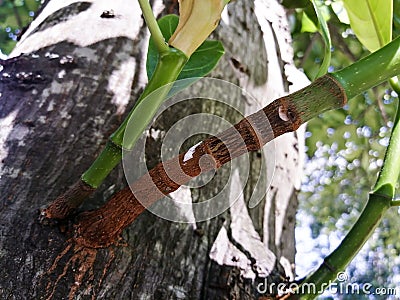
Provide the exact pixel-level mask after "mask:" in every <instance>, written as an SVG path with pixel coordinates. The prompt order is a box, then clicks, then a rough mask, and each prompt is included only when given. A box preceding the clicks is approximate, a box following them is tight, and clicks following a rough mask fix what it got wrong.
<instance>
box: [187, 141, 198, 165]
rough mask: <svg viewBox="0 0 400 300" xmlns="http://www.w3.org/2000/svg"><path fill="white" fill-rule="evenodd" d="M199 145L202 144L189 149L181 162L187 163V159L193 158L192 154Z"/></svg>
mask: <svg viewBox="0 0 400 300" xmlns="http://www.w3.org/2000/svg"><path fill="white" fill-rule="evenodd" d="M201 143H202V142H200V143H197V144H196V145H194V146H192V147H190V149H189V150H188V151H187V152H186V153H185V156H184V157H183V162H187V161H188V160H189V159H192V158H193V154H194V152H195V151H196V148H197V147H198V146H199V145H200V144H201Z"/></svg>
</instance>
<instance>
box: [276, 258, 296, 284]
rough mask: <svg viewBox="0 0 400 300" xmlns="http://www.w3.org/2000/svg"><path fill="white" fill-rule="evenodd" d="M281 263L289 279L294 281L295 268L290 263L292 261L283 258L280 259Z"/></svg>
mask: <svg viewBox="0 0 400 300" xmlns="http://www.w3.org/2000/svg"><path fill="white" fill-rule="evenodd" d="M279 263H280V264H281V266H282V267H283V269H285V274H286V276H288V277H289V280H290V281H292V280H294V274H293V270H294V266H293V265H292V264H291V263H290V261H289V260H288V259H287V258H286V257H284V256H281V258H280V259H279Z"/></svg>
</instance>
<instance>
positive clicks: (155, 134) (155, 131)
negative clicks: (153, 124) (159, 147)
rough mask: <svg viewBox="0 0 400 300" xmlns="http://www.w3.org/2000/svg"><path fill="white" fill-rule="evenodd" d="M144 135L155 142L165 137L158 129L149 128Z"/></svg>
mask: <svg viewBox="0 0 400 300" xmlns="http://www.w3.org/2000/svg"><path fill="white" fill-rule="evenodd" d="M146 135H147V136H151V137H152V138H153V139H155V140H158V139H160V138H162V137H163V136H164V135H165V132H164V131H162V130H160V129H154V128H150V129H149V130H146Z"/></svg>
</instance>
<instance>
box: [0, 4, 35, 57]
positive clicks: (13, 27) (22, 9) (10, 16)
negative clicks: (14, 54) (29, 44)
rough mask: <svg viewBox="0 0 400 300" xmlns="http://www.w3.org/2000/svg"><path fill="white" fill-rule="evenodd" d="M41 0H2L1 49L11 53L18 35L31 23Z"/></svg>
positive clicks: (0, 21)
mask: <svg viewBox="0 0 400 300" xmlns="http://www.w3.org/2000/svg"><path fill="white" fill-rule="evenodd" d="M39 5H40V0H0V50H1V51H2V52H3V53H4V54H9V53H10V52H11V50H12V49H13V48H14V46H15V44H16V41H17V38H18V35H19V34H20V33H21V31H22V30H23V28H24V27H25V26H26V25H27V24H29V23H30V22H31V21H32V19H33V17H34V16H35V12H36V11H37V9H38V7H39Z"/></svg>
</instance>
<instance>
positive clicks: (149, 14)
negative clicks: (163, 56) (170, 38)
mask: <svg viewBox="0 0 400 300" xmlns="http://www.w3.org/2000/svg"><path fill="white" fill-rule="evenodd" d="M139 5H140V8H141V9H142V13H143V17H144V19H145V20H146V24H147V27H148V28H149V31H150V33H151V36H152V38H153V40H154V44H155V45H156V47H157V50H158V52H159V53H166V52H168V51H169V47H168V44H167V43H166V42H165V39H164V36H163V34H162V32H161V30H160V27H159V26H158V24H157V20H156V18H155V17H154V15H153V10H152V9H151V6H150V3H149V1H148V0H139Z"/></svg>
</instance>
